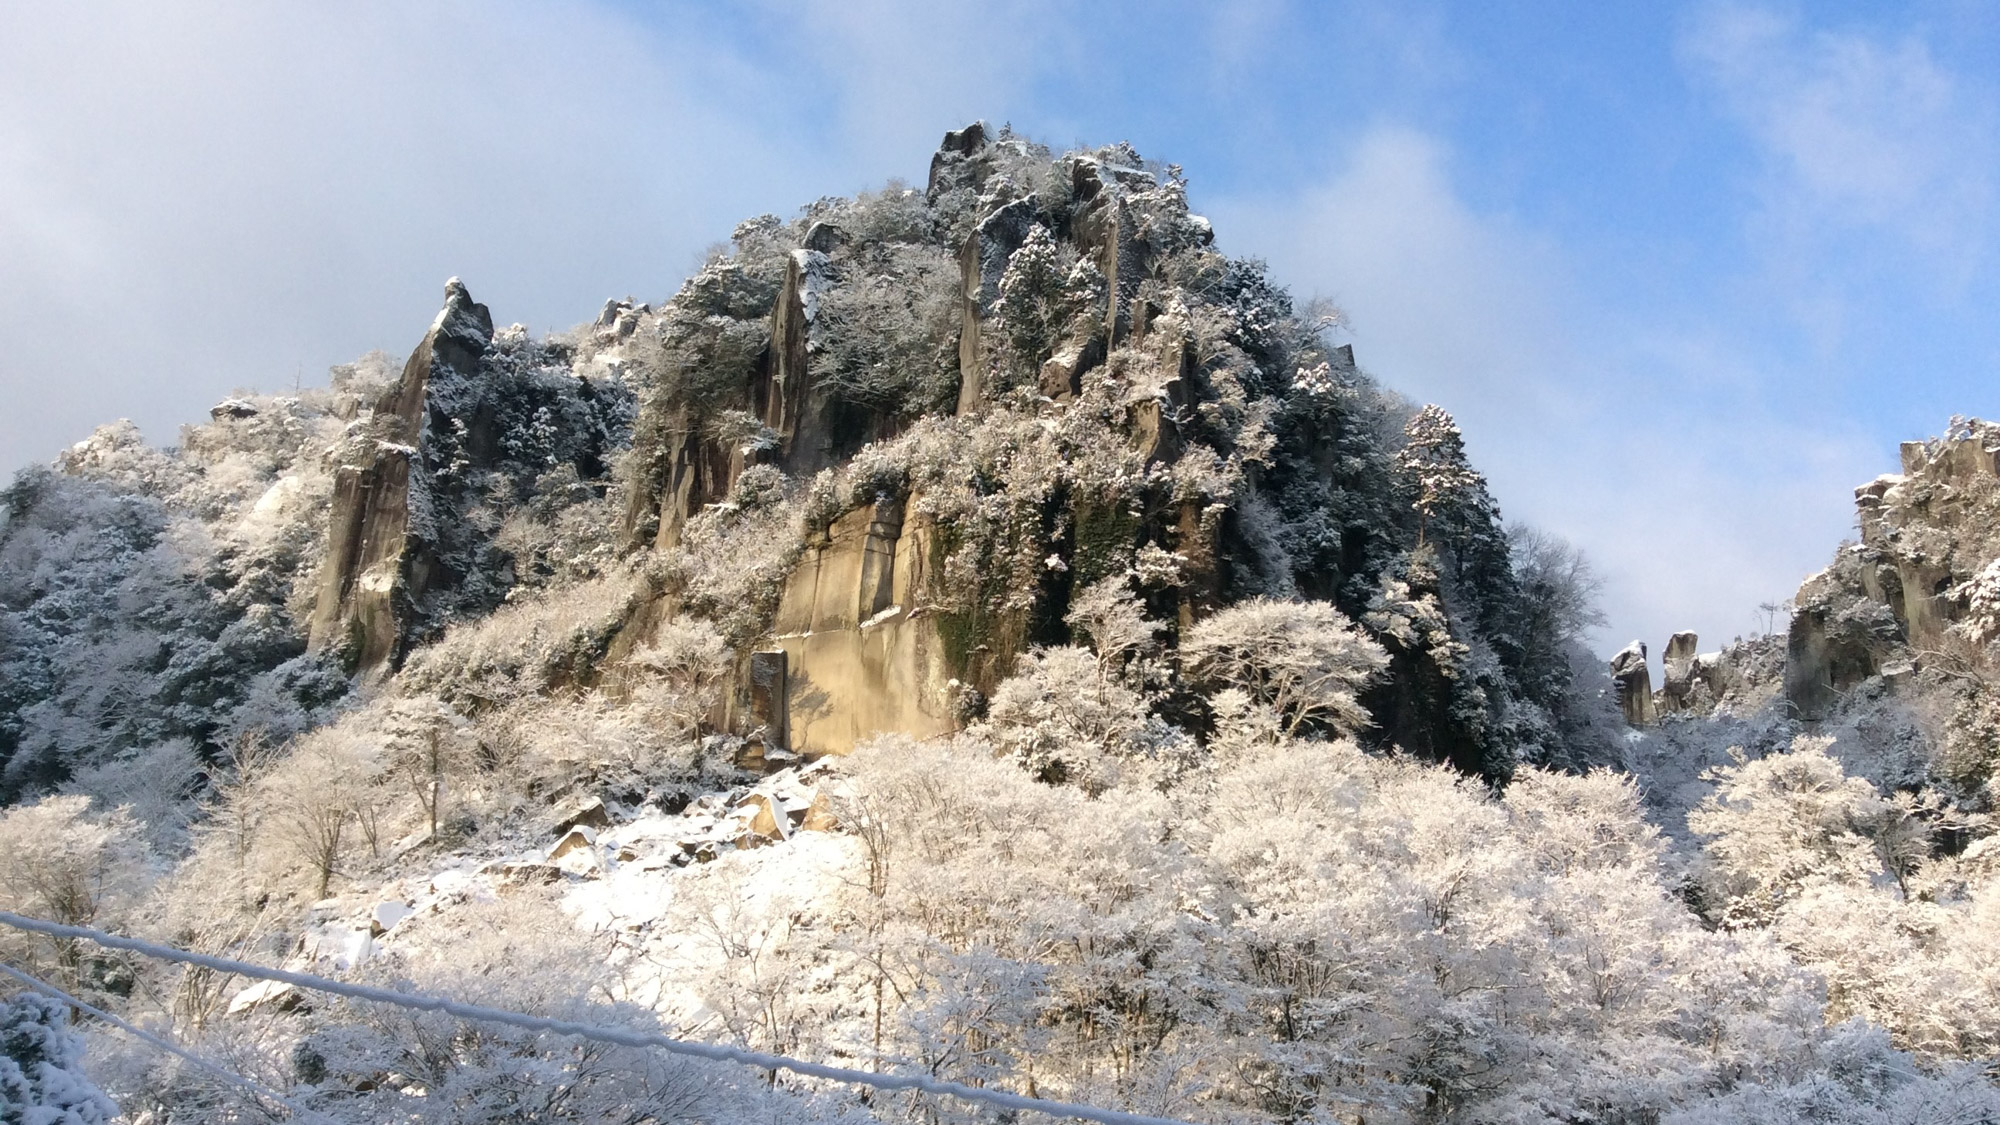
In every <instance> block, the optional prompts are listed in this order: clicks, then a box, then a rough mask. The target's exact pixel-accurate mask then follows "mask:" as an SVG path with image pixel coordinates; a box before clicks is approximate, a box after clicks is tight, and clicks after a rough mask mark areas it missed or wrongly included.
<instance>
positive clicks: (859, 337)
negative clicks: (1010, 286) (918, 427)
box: [812, 237, 962, 445]
mask: <svg viewBox="0 0 2000 1125" xmlns="http://www.w3.org/2000/svg"><path fill="white" fill-rule="evenodd" d="M855 245H856V249H855V250H853V251H852V252H849V253H841V252H836V253H835V255H834V261H835V263H836V266H837V268H838V269H839V271H840V273H839V276H838V279H837V281H836V283H835V284H834V285H833V286H831V287H830V288H828V289H827V290H826V292H825V293H824V295H823V296H822V297H821V298H820V302H819V313H818V316H817V317H816V318H815V320H814V322H813V341H814V347H815V351H814V353H813V357H812V371H813V385H814V387H815V388H817V389H819V390H820V391H821V392H822V393H824V394H825V395H826V396H827V398H828V400H829V403H828V409H829V411H830V413H831V414H832V415H833V417H832V419H831V422H830V424H831V425H832V426H833V428H834V429H835V430H836V432H837V433H841V434H846V433H850V432H853V431H854V429H855V423H856V422H857V421H858V420H859V419H861V418H866V417H886V418H892V419H911V418H916V417H919V416H921V415H923V414H926V413H929V412H932V411H935V410H939V409H943V408H945V407H947V406H949V405H950V404H951V403H952V402H954V401H955V400H956V398H957V395H958V332H959V305H960V304H961V301H962V298H961V297H960V296H959V292H958V289H959V276H958V264H957V263H956V262H954V261H953V260H952V258H951V256H950V255H949V254H947V253H946V252H945V251H944V250H943V249H941V248H939V247H937V246H935V245H932V244H930V243H929V242H928V241H925V242H907V241H906V242H888V243H884V242H880V241H870V240H867V239H866V238H865V237H864V238H857V239H856V240H855ZM855 436H861V437H873V436H876V435H874V434H866V433H857V434H856V435H855ZM841 444H843V445H845V444H848V443H841Z"/></svg>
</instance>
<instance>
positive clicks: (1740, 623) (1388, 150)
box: [1212, 127, 1875, 649]
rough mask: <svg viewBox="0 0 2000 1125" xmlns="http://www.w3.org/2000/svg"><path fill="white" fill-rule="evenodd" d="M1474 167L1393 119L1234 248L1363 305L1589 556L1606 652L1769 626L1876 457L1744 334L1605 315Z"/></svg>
mask: <svg viewBox="0 0 2000 1125" xmlns="http://www.w3.org/2000/svg"><path fill="white" fill-rule="evenodd" d="M1455 172H1456V170H1455V169H1454V168H1453V166H1452V163H1451V159H1450V152H1449V151H1448V149H1446V148H1445V146H1443V145H1442V144H1441V143H1439V142H1438V141H1437V140H1436V139H1434V138H1432V137H1430V136H1428V135H1425V134H1422V133H1418V132H1415V131H1412V130H1409V129H1404V128H1396V127H1382V128H1376V129H1373V130H1371V131H1369V132H1368V133H1367V134H1366V135H1364V136H1363V137H1362V138H1361V139H1360V140H1359V141H1358V142H1357V143H1356V144H1355V145H1354V146H1353V148H1352V150H1351V151H1350V152H1349V153H1347V159H1346V161H1345V162H1344V163H1343V164H1342V166H1341V167H1339V168H1338V169H1337V170H1335V171H1334V172H1333V173H1332V174H1331V175H1330V176H1328V177H1327V178H1326V179H1325V180H1324V181H1323V182H1322V183H1320V184H1319V185H1317V186H1316V187H1313V188H1311V189H1310V190H1307V191H1305V192H1303V193H1302V194H1300V195H1299V196H1297V197H1295V198H1290V199H1256V200H1249V199H1236V200H1227V201H1223V202H1221V203H1220V204H1219V205H1215V206H1212V210H1214V211H1215V212H1216V218H1217V220H1218V222H1217V226H1218V229H1219V230H1220V231H1222V232H1223V234H1224V237H1225V239H1226V240H1227V242H1228V247H1229V249H1231V251H1232V252H1236V253H1254V254H1259V255H1262V256H1264V257H1266V258H1268V259H1269V260H1270V262H1271V264H1272V268H1273V270H1274V272H1275V273H1276V274H1277V275H1278V276H1279V277H1280V278H1282V279H1283V280H1285V281H1287V282H1288V283H1290V284H1291V285H1292V286H1293V287H1294V288H1295V290H1297V291H1299V292H1300V293H1302V294H1304V293H1312V292H1319V293H1322V294H1325V295H1327V296H1330V297H1333V298H1334V299H1335V300H1336V301H1338V302H1340V303H1342V304H1343V306H1344V307H1345V308H1346V310H1347V312H1348V314H1349V316H1350V318H1351V319H1352V322H1353V326H1354V327H1353V333H1354V344H1355V349H1356V352H1357V354H1358V356H1359V358H1360V359H1361V361H1362V364H1363V366H1364V367H1366V368H1368V369H1370V370H1371V371H1373V372H1374V373H1375V374H1376V375H1377V376H1378V377H1379V378H1381V379H1382V381H1383V382H1384V383H1386V384H1387V385H1389V386H1391V387H1393V388H1395V389H1398V390H1401V391H1404V392H1405V393H1408V394H1410V395H1413V396H1415V397H1418V398H1421V399H1425V400H1431V401H1436V402H1439V403H1440V404H1442V405H1444V406H1445V407H1446V408H1447V409H1449V410H1451V411H1452V412H1453V413H1454V414H1455V415H1456V416H1457V417H1458V419H1459V421H1460V423H1461V425H1462V426H1463V427H1464V429H1465V431H1466V436H1467V444H1468V447H1469V448H1470V450H1471V452H1472V454H1473V456H1474V458H1475V460H1476V462H1477V463H1478V464H1479V466H1480V467H1481V468H1482V469H1483V470H1485V471H1486V473H1487V474H1488V476H1489V477H1490V479H1491V480H1492V482H1493V485H1494V489H1495V492H1496V494H1497V496H1498V498H1499V500H1500V502H1501V505H1502V507H1503V510H1505V511H1506V513H1507V514H1508V515H1509V517H1510V518H1514V519H1520V520H1523V521H1525V522H1528V523H1533V524H1536V525H1538V526H1541V527H1544V528H1547V529H1549V530H1552V531H1555V532H1557V533H1559V534H1561V535H1564V536H1565V537H1567V538H1570V539H1572V540H1573V541H1575V542H1577V543H1578V544H1579V545H1580V546H1582V547H1583V548H1584V549H1585V550H1586V551H1587V552H1588V553H1589V554H1590V555H1591V557H1592V558H1593V559H1594V560H1595V561H1596V562H1597V564H1598V565H1599V568H1600V569H1601V570H1602V571H1604V572H1605V574H1606V576H1607V578H1608V579H1609V583H1608V588H1607V591H1606V601H1607V606H1606V608H1607V610H1608V612H1609V615H1610V617H1611V625H1610V627H1609V629H1608V630H1607V632H1606V635H1605V636H1604V637H1603V638H1601V640H1602V641H1604V642H1611V643H1612V644H1613V645H1614V646H1615V644H1622V643H1623V641H1624V640H1625V639H1627V638H1629V637H1631V636H1635V635H1636V636H1640V637H1643V638H1644V639H1645V640H1646V641H1647V642H1648V643H1649V644H1650V645H1652V646H1654V647H1655V649H1657V648H1658V646H1659V645H1661V644H1662V643H1663V642H1664V641H1665V639H1666V637H1667V635H1668V634H1669V633H1671V632H1673V631H1676V630H1680V629H1694V630H1695V631H1697V632H1699V633H1701V634H1702V635H1703V640H1704V643H1705V644H1707V645H1715V644H1720V643H1722V642H1726V641H1727V640H1728V639H1729V638H1730V637H1731V636H1734V635H1736V634H1740V633H1744V632H1747V631H1749V629H1750V627H1751V624H1752V619H1753V616H1754V612H1755V607H1756V606H1757V604H1758V603H1760V602H1763V601H1767V600H1770V599H1772V598H1782V597H1787V596H1789V594H1790V593H1791V592H1792V591H1793V590H1794V589H1796V587H1797V585H1798V582H1799V580H1800V579H1801V578H1803V577H1804V576H1805V575H1806V574H1807V573H1809V572H1811V571H1812V570H1814V569H1817V568H1818V567H1819V566H1821V565H1823V564H1824V562H1825V561H1826V560H1827V559H1828V558H1829V557H1830V556H1831V553H1832V551H1833V548H1834V547H1835V545H1836V544H1837V543H1838V541H1839V539H1840V537H1841V536H1842V534H1843V533H1844V531H1845V529H1846V528H1847V527H1848V524H1849V504H1848V497H1849V495H1850V493H1849V489H1850V488H1851V487H1852V486H1853V485H1854V484H1857V483H1859V482H1860V481H1861V480H1863V479H1866V478H1867V477H1868V476H1870V475H1872V473H1873V472H1874V471H1875V470H1874V469H1873V468H1872V467H1871V465H1872V451H1871V449H1870V448H1869V447H1868V446H1867V444H1866V443H1865V442H1863V441H1861V440H1859V439H1858V438H1855V437H1854V436H1852V435H1851V434H1847V433H1841V434H1832V435H1829V434H1828V433H1825V432H1823V431H1820V430H1817V429H1814V428H1813V427H1812V426H1810V425H1806V424H1801V423H1799V422H1796V421H1792V420H1789V419H1787V418H1786V417H1784V416H1783V415H1782V414H1781V413H1779V412H1775V411H1773V410H1772V409H1770V408H1768V407H1767V406H1766V404H1765V403H1764V402H1763V401H1762V390H1763V388H1764V386H1765V385H1766V384H1767V383H1768V382H1769V376H1768V374H1767V373H1763V372H1760V371H1759V370H1758V369H1757V368H1756V366H1755V365H1754V364H1752V363H1750V362H1749V361H1748V360H1746V359H1745V358H1743V354H1742V351H1741V349H1737V348H1734V347H1732V346H1731V344H1730V342H1729V341H1728V340H1726V339H1711V338H1704V337H1703V336H1702V334H1701V332H1700V331H1699V330H1698V329H1691V328H1679V329H1676V328H1672V327H1669V326H1665V325H1661V324H1658V323H1655V322H1654V321H1653V320H1651V319H1650V317H1651V310H1645V311H1643V312H1641V313H1639V314H1634V315H1623V314H1621V313H1620V312H1619V310H1614V309H1606V308H1603V307H1601V305H1599V304H1598V303H1597V302H1596V301H1595V300H1594V298H1593V297H1592V295H1591V294H1590V292H1589V285H1588V279H1579V278H1575V277H1573V276H1572V266H1571V264H1570V261H1569V259H1568V258H1567V256H1566V255H1564V254H1563V252H1562V250H1561V248H1560V247H1559V246H1557V245H1555V244H1554V243H1553V242H1551V241H1550V240H1549V239H1547V238H1546V237H1544V236H1542V235H1540V234H1538V233H1537V232H1534V231H1532V230H1528V229H1524V228H1523V227H1521V226H1520V225H1519V224H1517V223H1515V222H1513V221H1511V220H1509V219H1508V218H1506V217H1505V216H1495V215H1488V214H1482V213H1479V212H1477V211H1475V210H1474V209H1473V208H1471V207H1469V206H1468V205H1467V204H1466V203H1465V202H1464V200H1463V198H1462V196H1461V193H1460V192H1459V191H1458V190H1457V189H1456V188H1455V186H1454V182H1453V180H1454V174H1455Z"/></svg>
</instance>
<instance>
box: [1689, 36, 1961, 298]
mask: <svg viewBox="0 0 2000 1125" xmlns="http://www.w3.org/2000/svg"><path fill="white" fill-rule="evenodd" d="M1681 55H1682V57H1683V61H1684V63H1685V64H1686V66H1687V67H1688V69H1689V70H1690V72H1691V73H1692V75H1693V76H1694V78H1695V80H1696V82H1697V83H1698V84H1699V85H1700V86H1701V87H1703V88H1705V89H1707V90H1709V91H1711V92H1712V93H1713V94H1714V96H1715V97H1716V98H1717V100H1718V102H1719V104H1720V105H1721V107H1722V108H1723V110H1724V111H1725V112H1726V113H1727V114H1728V115H1729V116H1730V117H1731V118H1732V119H1734V120H1735V121H1736V122H1737V123H1738V124H1739V125H1740V126H1741V127H1742V128H1743V129H1744V130H1745V132H1746V133H1747V134H1748V135H1749V137H1750V138H1751V140H1752V141H1753V142H1754V143H1755V145H1756V146H1757V148H1758V151H1759V152H1760V153H1761V157H1762V161H1763V172H1762V175H1763V179H1762V181H1761V183H1760V184H1759V185H1758V186H1759V190H1760V191H1761V193H1762V195H1763V210H1762V213H1761V215H1760V220H1761V222H1762V223H1763V224H1765V225H1766V226H1767V227H1768V228H1770V229H1772V230H1774V231H1775V232H1776V233H1777V234H1778V236H1779V237H1781V238H1784V239H1787V240H1791V241H1807V242H1810V241H1816V240H1818V239H1821V238H1824V237H1825V235H1826V233H1827V231H1828V228H1834V229H1840V228H1846V229H1857V228H1859V229H1872V230H1874V231H1877V232H1881V233H1885V234H1887V235H1888V236H1890V237H1891V238H1893V239H1895V240H1897V241H1899V242H1900V243H1902V244H1903V245H1904V246H1905V247H1906V248H1907V249H1908V250H1911V251H1914V252H1916V253H1919V254H1921V255H1923V256H1924V258H1925V259H1926V262H1927V264H1928V268H1930V269H1936V268H1937V267H1938V265H1939V264H1940V259H1941V258H1942V259H1943V260H1944V263H1948V264H1949V267H1950V268H1949V271H1948V272H1951V273H1953V274H1955V275H1957V276H1963V274H1964V273H1965V272H1966V271H1968V270H1970V269H1971V268H1973V267H1974V266H1975V265H1976V264H1977V262H1978V260H1979V257H1980V256H1981V254H1982V253H1983V251H1984V245H1985V242H1986V240H1987V237H1988V236H1989V234H1990V233H1991V232H1990V231H1989V230H1988V229H1987V226H1988V219H1987V216H1988V215H1989V214H1990V213H1991V206H1992V202H1993V194H1994V192H1993V189H1994V184H1993V168H1994V163H1995V156H1996V146H1995V142H1994V140H1993V135H1994V134H1993V128H1994V124H1995V117H1996V115H1995V112H1994V108H1995V107H1994V105H1993V101H1992V98H1991V94H1990V92H1989V91H1987V90H1984V89H1982V88H1980V87H1977V86H1975V85H1973V84H1971V83H1968V82H1967V81H1966V80H1965V79H1964V78H1963V77H1961V76H1959V75H1957V74H1955V73H1953V72H1952V71H1951V70H1950V69H1949V68H1947V67H1945V66H1943V65H1942V64H1940V62H1939V61H1938V60H1937V59H1936V58H1935V57H1934V56H1933V54H1932V52H1931V49H1930V47H1929V46H1928V45H1927V43H1926V42H1925V41H1924V40H1923V39H1922V38H1921V37H1920V36H1918V35H1915V34H1905V35H1902V36H1897V37H1890V36H1881V35H1870V34H1868V33H1866V32H1863V31H1858V30H1848V31H1833V30H1809V29H1807V28H1805V27H1802V26H1801V25H1800V24H1799V22H1798V21H1797V20H1795V19H1793V18H1790V17H1786V16H1780V15H1776V14H1773V13H1771V12H1769V11H1766V10H1763V9H1761V8H1755V7H1743V6H1735V5H1717V6H1713V7H1709V8H1707V9H1704V10H1703V12H1702V13H1701V15H1700V16H1699V18H1697V19H1696V20H1694V21H1693V22H1692V23H1691V25H1690V26H1689V29H1688V31H1687V33H1686V34H1685V36H1684V37H1683V39H1682V43H1681Z"/></svg>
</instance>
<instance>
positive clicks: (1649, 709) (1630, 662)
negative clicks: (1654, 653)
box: [1611, 641, 1654, 727]
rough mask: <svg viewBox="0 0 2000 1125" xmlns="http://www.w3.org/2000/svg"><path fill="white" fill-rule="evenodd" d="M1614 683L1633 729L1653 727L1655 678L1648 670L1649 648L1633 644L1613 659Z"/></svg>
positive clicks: (1628, 722) (1621, 706)
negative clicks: (1647, 657)
mask: <svg viewBox="0 0 2000 1125" xmlns="http://www.w3.org/2000/svg"><path fill="white" fill-rule="evenodd" d="M1611 682H1612V684H1613V685H1614V687H1615V688H1616V690H1617V693H1618V710H1619V711H1620V712H1621V713H1622V714H1623V715H1624V716H1625V722H1626V723H1627V724H1628V725H1630V726H1635V727H1644V726H1651V725H1652V723H1653V719H1654V711H1653V675H1652V672H1651V671H1650V670H1648V669H1647V667H1646V646H1645V645H1644V644H1642V643H1640V642H1639V641H1633V642H1632V643H1631V644H1629V645H1626V646H1625V647H1624V648H1623V649H1621V650H1619V652H1618V655H1616V656H1614V657H1612V658H1611Z"/></svg>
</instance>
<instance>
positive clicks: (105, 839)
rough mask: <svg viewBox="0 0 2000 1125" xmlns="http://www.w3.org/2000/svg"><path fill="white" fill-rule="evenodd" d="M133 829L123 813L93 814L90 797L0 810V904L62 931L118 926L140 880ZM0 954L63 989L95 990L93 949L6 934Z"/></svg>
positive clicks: (141, 856) (141, 862) (142, 861)
mask: <svg viewBox="0 0 2000 1125" xmlns="http://www.w3.org/2000/svg"><path fill="white" fill-rule="evenodd" d="M146 859H147V857H146V855H145V850H144V847H143V845H141V844H140V843H139V839H138V829H137V826H135V825H134V824H133V822H132V818H131V817H130V816H129V815H127V814H126V813H125V812H124V811H123V810H115V809H114V810H111V811H108V812H93V811H91V808H90V798H88V797H80V796H70V797H45V798H43V799H42V800H40V801H37V802H35V803H33V804H28V805H19V806H16V807H14V808H12V809H8V810H6V811H5V812H0V903H4V904H5V905H6V909H8V910H10V911H13V912H14V913H17V914H25V915H27V916H29V917H31V918H41V919H45V920H48V921H51V922H59V923H61V924H63V925H66V926H96V925H107V924H108V925H117V924H120V923H122V922H123V921H124V920H125V919H126V917H127V916H128V915H129V913H130V911H131V910H132V909H133V907H134V906H136V905H137V903H138V900H139V896H140V895H141V893H142V892H143V891H144V889H145V884H146V881H147V874H148V872H147V865H146ZM0 949H4V951H5V952H6V954H7V956H8V958H9V959H10V960H12V961H13V962H14V963H16V964H20V965H24V966H27V967H30V968H34V967H36V966H39V965H43V964H49V965H52V966H53V967H54V970H55V971H56V973H57V974H58V976H59V979H60V980H61V981H62V982H63V983H65V984H68V985H73V986H74V985H89V986H93V987H95V986H97V985H99V984H102V983H104V982H101V981H95V980H91V979H88V977H87V975H86V972H85V968H86V962H87V961H88V960H89V959H90V958H91V957H92V956H93V952H92V951H93V949H94V947H90V946H86V945H84V944H83V943H81V942H79V941H77V940H76V939H74V938H51V937H43V936H40V935H36V934H29V933H26V932H24V931H20V930H14V929H9V930H7V931H6V932H5V933H0Z"/></svg>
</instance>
